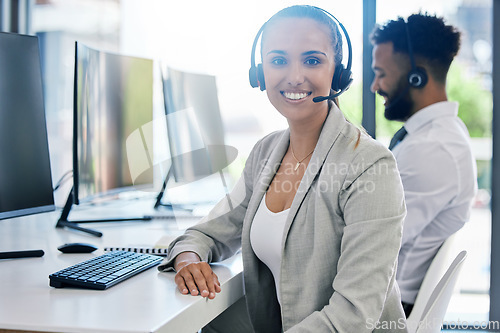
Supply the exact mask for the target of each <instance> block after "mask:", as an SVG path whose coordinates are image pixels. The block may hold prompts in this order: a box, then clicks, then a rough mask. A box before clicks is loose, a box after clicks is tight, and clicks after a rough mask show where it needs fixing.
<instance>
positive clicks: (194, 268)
mask: <svg viewBox="0 0 500 333" xmlns="http://www.w3.org/2000/svg"><path fill="white" fill-rule="evenodd" d="M174 268H175V270H176V272H177V274H176V275H175V283H176V284H177V288H178V289H179V291H180V292H181V293H182V294H184V295H187V294H188V293H191V295H193V296H197V295H201V296H202V297H208V298H209V299H213V298H215V293H220V291H221V287H220V283H219V278H218V277H217V275H215V273H214V272H213V271H212V268H211V267H210V265H209V264H208V263H206V262H203V261H201V259H200V257H198V255H197V254H196V253H194V252H182V253H181V254H179V255H178V256H177V257H176V258H175V261H174Z"/></svg>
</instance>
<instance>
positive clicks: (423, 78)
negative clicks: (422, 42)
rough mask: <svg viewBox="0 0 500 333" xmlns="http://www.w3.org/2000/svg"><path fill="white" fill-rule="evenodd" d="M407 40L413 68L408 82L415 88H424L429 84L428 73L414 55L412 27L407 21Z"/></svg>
mask: <svg viewBox="0 0 500 333" xmlns="http://www.w3.org/2000/svg"><path fill="white" fill-rule="evenodd" d="M405 30H406V40H407V42H408V55H409V56H410V62H411V70H410V72H409V73H408V83H409V84H410V86H411V87H413V88H423V87H424V86H425V85H426V84H427V73H426V72H425V69H423V68H421V67H417V65H416V64H415V57H414V55H413V45H412V43H411V38H410V29H409V28H408V22H406V21H405Z"/></svg>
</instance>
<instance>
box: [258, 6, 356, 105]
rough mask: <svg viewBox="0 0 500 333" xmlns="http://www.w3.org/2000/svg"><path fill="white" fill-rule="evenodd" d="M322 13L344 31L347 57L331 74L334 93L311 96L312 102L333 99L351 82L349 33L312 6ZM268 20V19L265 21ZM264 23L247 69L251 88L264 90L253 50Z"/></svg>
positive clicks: (262, 78) (262, 73) (324, 11)
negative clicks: (345, 64) (344, 62)
mask: <svg viewBox="0 0 500 333" xmlns="http://www.w3.org/2000/svg"><path fill="white" fill-rule="evenodd" d="M311 7H313V8H316V9H318V10H320V11H322V12H323V13H325V14H327V15H328V16H330V17H332V18H333V19H334V20H335V21H336V22H337V23H338V25H339V26H340V28H341V29H342V31H343V32H344V36H345V38H346V41H347V48H348V51H349V57H348V60H347V67H344V65H342V64H338V65H336V66H335V72H334V74H333V79H332V86H331V89H332V90H333V91H334V92H335V93H334V94H332V93H330V95H329V96H318V97H315V98H313V101H314V102H316V103H317V102H321V101H324V100H326V99H334V98H336V97H338V96H339V95H340V94H342V93H343V92H344V91H346V90H347V89H348V88H349V86H350V85H351V83H352V72H351V64H352V47H351V40H350V39H349V34H348V33H347V30H346V29H345V28H344V26H343V25H342V23H341V22H340V21H339V20H337V18H336V17H335V16H333V15H332V14H330V13H329V12H327V11H326V10H324V9H321V8H319V7H314V6H311ZM271 18H272V17H271ZM267 22H269V20H268V21H267ZM267 22H266V23H264V24H263V25H262V27H261V28H260V29H259V32H257V36H255V40H254V42H253V46H252V56H251V63H250V70H249V78H250V85H251V86H252V87H253V88H257V87H260V90H261V91H264V90H266V83H265V81H264V70H263V69H262V64H258V65H257V66H256V65H255V51H256V48H257V43H258V41H259V38H260V36H261V35H262V32H263V31H264V28H265V26H266V24H267Z"/></svg>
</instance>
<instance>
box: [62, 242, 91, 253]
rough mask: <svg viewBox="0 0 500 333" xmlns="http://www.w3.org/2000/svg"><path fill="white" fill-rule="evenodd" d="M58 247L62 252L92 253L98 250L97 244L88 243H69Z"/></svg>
mask: <svg viewBox="0 0 500 333" xmlns="http://www.w3.org/2000/svg"><path fill="white" fill-rule="evenodd" d="M57 249H58V250H59V251H61V252H62V253H90V252H94V251H95V250H97V246H95V245H92V244H87V243H67V244H63V245H61V246H59V247H58V248H57Z"/></svg>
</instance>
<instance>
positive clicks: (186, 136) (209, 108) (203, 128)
mask: <svg viewBox="0 0 500 333" xmlns="http://www.w3.org/2000/svg"><path fill="white" fill-rule="evenodd" d="M163 83H164V86H163V88H164V99H165V110H166V118H167V119H166V123H167V134H168V140H169V146H170V155H171V162H172V171H173V175H174V178H175V181H176V182H183V183H186V182H190V181H194V180H197V179H200V178H203V177H206V176H209V175H211V174H213V173H216V172H218V171H221V170H222V169H224V168H225V167H227V166H228V164H229V163H230V162H232V161H233V160H234V158H235V157H236V155H237V152H236V151H235V149H233V148H232V147H229V146H226V145H225V140H224V126H223V123H222V118H221V114H220V109H219V100H218V94H217V84H216V79H215V76H212V75H208V74H201V73H189V72H184V71H180V70H176V69H173V68H169V67H167V68H166V70H165V71H164V73H163Z"/></svg>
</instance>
